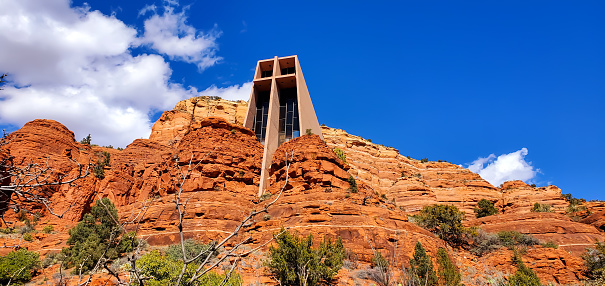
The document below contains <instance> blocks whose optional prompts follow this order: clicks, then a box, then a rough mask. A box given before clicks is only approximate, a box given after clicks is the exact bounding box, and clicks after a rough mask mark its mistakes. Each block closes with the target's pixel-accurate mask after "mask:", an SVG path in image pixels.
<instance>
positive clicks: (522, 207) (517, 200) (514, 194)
mask: <svg viewBox="0 0 605 286" xmlns="http://www.w3.org/2000/svg"><path fill="white" fill-rule="evenodd" d="M500 190H501V191H502V205H503V206H504V207H503V209H504V213H506V214H509V213H518V214H522V213H528V212H530V210H531V208H532V207H533V206H534V204H535V203H539V204H546V205H550V206H551V207H552V210H553V211H554V212H556V213H565V209H567V206H568V205H569V203H568V202H567V201H566V200H565V199H564V198H563V197H562V196H561V189H559V188H557V187H556V186H547V187H539V188H534V187H532V186H530V185H528V184H526V183H524V182H522V181H509V182H504V183H503V184H502V186H501V187H500Z"/></svg>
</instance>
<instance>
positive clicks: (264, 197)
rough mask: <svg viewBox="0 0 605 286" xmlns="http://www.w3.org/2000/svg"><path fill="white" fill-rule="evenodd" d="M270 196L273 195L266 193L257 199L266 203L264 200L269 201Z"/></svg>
mask: <svg viewBox="0 0 605 286" xmlns="http://www.w3.org/2000/svg"><path fill="white" fill-rule="evenodd" d="M272 195H273V194H272V193H269V192H266V193H264V194H262V195H261V196H260V197H259V198H258V199H259V200H260V201H261V202H262V201H266V200H268V199H270V198H271V196H272Z"/></svg>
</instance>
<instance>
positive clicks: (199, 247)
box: [166, 239, 218, 263]
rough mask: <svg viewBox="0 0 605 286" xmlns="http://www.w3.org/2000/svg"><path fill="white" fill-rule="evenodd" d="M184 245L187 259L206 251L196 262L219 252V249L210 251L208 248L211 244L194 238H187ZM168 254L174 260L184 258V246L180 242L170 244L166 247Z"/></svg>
mask: <svg viewBox="0 0 605 286" xmlns="http://www.w3.org/2000/svg"><path fill="white" fill-rule="evenodd" d="M184 246H185V247H184V248H185V254H186V255H185V257H186V259H191V258H194V257H195V256H197V255H198V254H200V253H205V254H204V255H202V256H200V257H198V258H197V259H196V262H198V263H199V262H202V261H204V260H206V258H207V257H208V256H211V257H213V256H216V255H217V254H218V251H214V252H212V253H210V252H208V249H210V247H211V245H207V244H203V243H201V242H199V241H196V240H194V239H187V240H185V243H184ZM166 255H168V258H170V259H172V260H174V261H178V260H183V248H182V247H181V244H180V243H178V244H173V245H170V246H168V247H167V248H166Z"/></svg>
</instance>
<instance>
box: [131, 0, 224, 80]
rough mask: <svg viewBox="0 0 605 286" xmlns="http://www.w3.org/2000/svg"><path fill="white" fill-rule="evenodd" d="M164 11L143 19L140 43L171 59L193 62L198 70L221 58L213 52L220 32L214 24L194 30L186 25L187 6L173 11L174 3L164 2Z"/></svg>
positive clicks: (216, 46) (216, 47) (211, 64)
mask: <svg viewBox="0 0 605 286" xmlns="http://www.w3.org/2000/svg"><path fill="white" fill-rule="evenodd" d="M166 4H167V5H166V6H164V7H163V8H164V13H163V14H161V15H159V14H154V15H153V16H151V18H149V19H147V20H145V32H144V35H143V38H141V39H140V43H141V44H148V45H150V46H151V48H153V49H154V50H156V51H158V52H159V53H162V54H165V55H167V56H169V57H170V58H171V59H173V60H180V61H184V62H187V63H193V64H196V65H197V66H198V68H199V69H200V71H203V70H205V69H206V68H208V67H210V66H213V65H214V64H216V63H217V62H218V61H220V60H221V59H222V58H221V57H219V56H217V55H216V51H217V49H218V45H217V43H216V39H217V38H218V37H219V36H220V35H221V32H220V31H219V30H218V28H217V27H216V25H215V26H214V27H213V28H212V30H210V31H209V32H208V33H201V32H198V31H197V30H196V29H195V28H193V27H192V26H189V25H187V16H186V15H185V12H186V11H187V8H185V9H182V10H181V12H180V13H175V11H174V7H173V6H174V4H173V3H171V2H167V3H166Z"/></svg>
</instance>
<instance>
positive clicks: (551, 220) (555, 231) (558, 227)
mask: <svg viewBox="0 0 605 286" xmlns="http://www.w3.org/2000/svg"><path fill="white" fill-rule="evenodd" d="M466 225H467V226H477V227H480V228H481V229H483V230H485V231H486V232H489V233H497V232H499V231H510V230H513V231H518V232H520V233H525V234H531V235H533V236H534V237H536V238H538V239H539V240H540V241H542V242H548V241H553V242H555V243H557V244H558V245H559V248H561V249H563V250H566V251H569V252H572V253H573V254H574V255H576V256H577V257H579V256H580V255H581V254H582V253H583V252H584V250H585V248H586V247H592V246H593V245H594V242H595V240H596V239H598V240H603V239H605V234H604V233H603V232H601V231H599V230H598V229H597V228H595V227H594V226H591V225H587V224H583V223H578V222H574V221H572V220H571V219H570V218H568V217H567V216H564V215H562V214H557V213H532V212H530V213H524V214H515V213H513V214H500V215H493V216H487V217H483V218H479V219H473V220H469V221H467V222H466Z"/></svg>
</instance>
